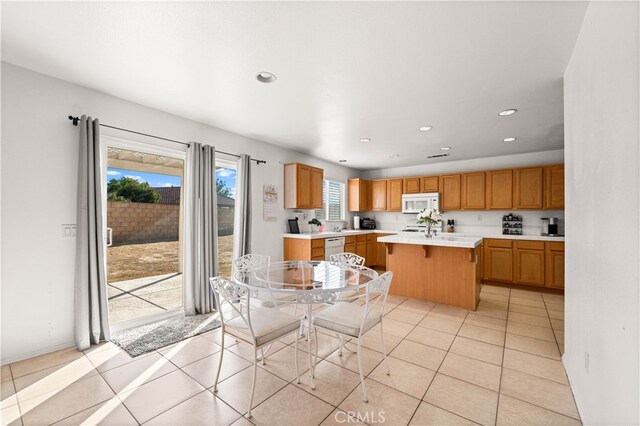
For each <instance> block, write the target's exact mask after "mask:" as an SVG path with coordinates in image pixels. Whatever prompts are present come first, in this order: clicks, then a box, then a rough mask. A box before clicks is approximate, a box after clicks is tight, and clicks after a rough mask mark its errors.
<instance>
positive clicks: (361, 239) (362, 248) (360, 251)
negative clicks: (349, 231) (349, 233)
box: [355, 235, 367, 259]
mask: <svg viewBox="0 0 640 426" xmlns="http://www.w3.org/2000/svg"><path fill="white" fill-rule="evenodd" d="M355 254H357V255H358V256H360V257H364V258H365V259H366V258H367V236H366V235H357V236H356V251H355Z"/></svg>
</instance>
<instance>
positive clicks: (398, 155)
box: [389, 154, 400, 158]
mask: <svg viewBox="0 0 640 426" xmlns="http://www.w3.org/2000/svg"><path fill="white" fill-rule="evenodd" d="M389 157H391V158H398V157H400V154H391V155H390V156H389Z"/></svg>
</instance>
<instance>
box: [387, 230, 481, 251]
mask: <svg viewBox="0 0 640 426" xmlns="http://www.w3.org/2000/svg"><path fill="white" fill-rule="evenodd" d="M407 234H409V233H405V234H397V235H388V236H386V237H380V238H378V242H379V243H393V244H413V245H419V246H439V247H458V248H476V247H478V246H479V245H480V244H482V238H478V237H457V236H455V237H454V236H449V235H439V236H437V237H433V238H427V237H425V236H424V234H422V233H411V235H407Z"/></svg>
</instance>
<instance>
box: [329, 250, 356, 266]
mask: <svg viewBox="0 0 640 426" xmlns="http://www.w3.org/2000/svg"><path fill="white" fill-rule="evenodd" d="M329 261H330V262H334V263H339V264H345V265H349V266H364V257H362V256H358V255H357V254H355V253H348V252H345V253H338V254H332V255H331V256H329Z"/></svg>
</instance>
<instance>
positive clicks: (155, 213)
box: [107, 201, 234, 246]
mask: <svg viewBox="0 0 640 426" xmlns="http://www.w3.org/2000/svg"><path fill="white" fill-rule="evenodd" d="M107 204H108V205H107V227H108V228H111V229H113V231H112V232H113V245H114V246H118V245H126V244H140V243H155V242H161V241H178V235H179V233H178V231H179V226H180V222H179V221H180V205H179V204H154V203H130V202H122V201H108V203H107ZM233 213H234V208H233V207H228V206H218V235H231V234H233Z"/></svg>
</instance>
